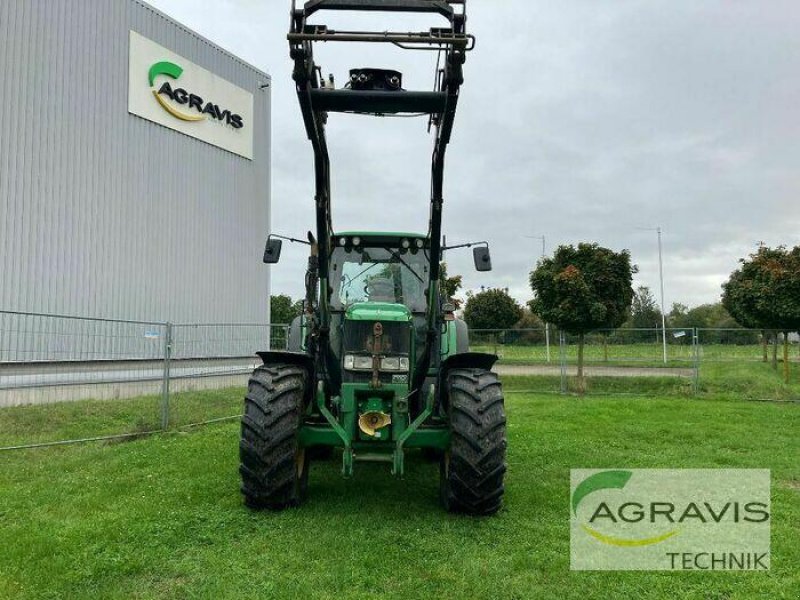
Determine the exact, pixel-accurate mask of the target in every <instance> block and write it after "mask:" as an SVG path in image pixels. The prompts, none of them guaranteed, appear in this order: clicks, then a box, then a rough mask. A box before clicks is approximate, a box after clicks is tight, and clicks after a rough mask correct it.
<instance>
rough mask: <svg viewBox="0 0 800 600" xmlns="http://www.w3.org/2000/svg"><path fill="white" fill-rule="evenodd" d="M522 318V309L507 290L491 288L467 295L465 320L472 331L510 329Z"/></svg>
mask: <svg viewBox="0 0 800 600" xmlns="http://www.w3.org/2000/svg"><path fill="white" fill-rule="evenodd" d="M521 318H522V307H521V306H520V305H519V303H518V302H517V301H516V300H514V298H512V297H511V296H509V295H508V292H507V291H506V290H501V289H494V288H490V289H488V290H485V291H482V292H479V293H477V294H468V295H467V305H466V307H465V308H464V320H465V321H466V322H467V325H469V327H470V329H510V328H511V327H513V326H514V324H516V323H517V321H519V320H520V319H521Z"/></svg>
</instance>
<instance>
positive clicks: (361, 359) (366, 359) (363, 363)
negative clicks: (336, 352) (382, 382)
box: [344, 354, 372, 371]
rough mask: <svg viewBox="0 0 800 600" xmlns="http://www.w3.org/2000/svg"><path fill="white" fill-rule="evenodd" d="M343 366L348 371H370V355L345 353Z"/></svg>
mask: <svg viewBox="0 0 800 600" xmlns="http://www.w3.org/2000/svg"><path fill="white" fill-rule="evenodd" d="M344 368H345V369H347V370H349V371H370V370H372V357H371V356H356V355H355V354H345V355H344Z"/></svg>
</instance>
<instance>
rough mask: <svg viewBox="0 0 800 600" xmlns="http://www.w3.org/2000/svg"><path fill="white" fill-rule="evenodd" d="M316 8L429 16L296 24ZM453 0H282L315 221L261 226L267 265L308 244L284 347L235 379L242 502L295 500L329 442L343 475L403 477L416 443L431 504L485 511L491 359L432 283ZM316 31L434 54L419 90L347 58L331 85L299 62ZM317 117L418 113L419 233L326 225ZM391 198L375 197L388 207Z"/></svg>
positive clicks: (456, 16) (501, 464) (450, 92)
mask: <svg viewBox="0 0 800 600" xmlns="http://www.w3.org/2000/svg"><path fill="white" fill-rule="evenodd" d="M322 11H381V12H391V13H395V12H405V13H425V14H428V15H430V16H431V18H434V17H435V18H437V19H442V20H441V23H440V25H442V26H439V27H434V28H431V29H430V30H428V31H423V32H420V33H394V32H391V31H380V32H368V31H337V30H333V29H329V28H328V27H326V26H325V25H315V24H310V23H309V20H310V19H311V18H312V17H313V16H315V15H317V13H320V12H322ZM465 25H466V0H310V1H308V2H305V3H304V4H303V5H302V6H298V5H297V3H296V0H295V1H294V2H293V3H292V9H291V28H290V33H289V35H288V40H289V46H290V56H291V58H292V60H293V61H294V71H293V79H294V82H295V85H296V89H297V97H298V99H299V101H300V109H301V113H302V116H303V121H304V123H305V128H306V133H307V135H308V138H309V140H310V141H311V146H312V148H313V150H314V166H315V183H316V196H315V203H316V232H315V233H311V232H309V234H308V239H307V241H306V240H296V239H293V238H285V237H282V236H275V235H272V236H270V237H269V238H268V239H267V245H266V249H265V252H264V262H265V263H268V264H274V263H277V262H278V259H279V256H280V251H281V246H282V240H291V241H293V242H298V241H302V242H303V243H306V244H308V246H309V251H310V256H309V260H308V268H307V272H306V279H305V287H306V297H305V299H304V312H303V316H302V317H301V318H299V319H297V320H296V321H295V322H294V323H292V325H291V329H290V331H289V341H288V350H287V351H276V350H270V351H264V352H259V353H258V355H259V356H260V357H261V359H262V360H263V365H262V366H260V367H258V368H257V369H256V370H255V371H254V373H253V375H252V378H251V379H250V382H249V387H248V391H247V396H246V398H245V407H244V416H243V417H242V431H241V443H240V458H241V465H240V472H241V477H242V492H243V494H244V498H245V503H246V504H247V506H250V507H252V508H256V509H260V508H269V509H282V508H285V507H289V506H295V505H298V504H299V503H301V502H302V501H303V499H304V498H305V495H306V491H307V484H308V473H309V465H310V461H312V460H313V459H315V458H318V457H322V456H326V455H327V456H330V455H331V454H335V455H336V456H338V454H339V453H340V454H341V469H342V474H343V475H344V476H345V477H347V476H350V475H352V474H353V471H354V469H356V468H357V463H359V462H362V461H369V462H383V463H387V465H388V466H389V467H390V468H391V472H392V473H393V474H394V475H397V476H402V475H403V471H404V469H405V466H406V460H405V459H406V456H407V455H408V454H409V453H411V452H414V451H417V452H419V451H420V449H421V451H422V453H424V454H425V455H426V456H428V457H435V458H436V459H438V460H439V463H440V494H441V500H442V503H443V504H444V506H445V508H446V509H447V510H450V511H454V512H463V513H467V514H472V515H489V514H493V513H495V512H496V511H497V510H498V509H499V508H500V506H501V502H502V495H503V476H504V473H505V470H506V464H505V456H506V431H505V425H506V417H505V412H504V407H503V392H502V388H501V385H500V381H499V380H498V377H497V375H496V374H495V373H493V372H492V371H491V368H492V365H493V364H494V363H495V361H496V360H497V357H496V356H494V355H489V354H481V353H476V352H470V351H469V343H468V339H467V338H468V333H467V328H466V325H465V324H464V323H463V322H462V321H460V320H458V319H456V318H455V315H454V307H453V306H452V305H451V304H450V303H449V302H447V299H446V298H444V297H443V296H442V293H441V290H440V284H439V279H440V261H441V260H442V257H443V252H444V250H446V249H448V248H445V247H444V244H443V237H442V206H443V203H444V201H443V196H442V185H443V172H444V160H445V151H446V149H447V146H448V143H449V141H450V134H451V132H452V129H453V120H454V118H455V113H456V106H457V104H458V96H459V90H460V88H461V85H462V83H463V80H464V79H463V65H464V61H465V58H466V55H467V52H468V51H469V50H471V49H472V48H473V47H474V42H475V40H474V37H473V36H471V35H469V34H467V32H466V29H465ZM319 42H331V43H334V42H366V43H383V44H394V45H395V46H398V47H400V48H404V49H429V50H434V51H438V52H439V54H440V62H439V66H438V67H437V73H436V84H435V86H434V89H433V91H411V90H406V89H404V87H403V76H402V74H401V73H399V72H398V71H394V70H387V69H375V68H357V69H353V70H351V71H350V73H349V78H348V80H347V82H346V83H345V85H344V86H342V87H340V88H336V87H335V86H334V83H333V77H332V76H331V77H330V78H328V79H324V78H323V77H322V75H321V69H320V68H319V67H318V66H317V65H316V64H315V62H314V54H313V48H314V45H315V44H317V43H319ZM330 113H355V114H362V115H387V116H388V115H411V114H424V115H428V116H429V119H430V128H429V129H430V130H431V131H433V132H435V144H434V149H433V160H432V183H431V202H430V218H429V226H428V231H427V233H426V234H415V233H395V232H393V233H386V232H367V231H340V232H335V230H334V228H333V225H332V219H331V196H330V170H329V169H330V163H329V159H328V149H327V144H326V138H325V124H326V121H327V119H328V116H329V114H330ZM390 208H391V207H387V210H386V212H387V214H388V213H389V212H390ZM455 247H472V249H473V256H474V259H475V266H476V268H477V269H478V270H479V271H488V270H490V269H491V259H490V256H489V250H488V245H487V244H486V242H474V243H470V244H462V245H460V246H453V247H452V248H455Z"/></svg>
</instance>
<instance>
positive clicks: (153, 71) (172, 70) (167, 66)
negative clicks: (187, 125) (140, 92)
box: [147, 61, 206, 121]
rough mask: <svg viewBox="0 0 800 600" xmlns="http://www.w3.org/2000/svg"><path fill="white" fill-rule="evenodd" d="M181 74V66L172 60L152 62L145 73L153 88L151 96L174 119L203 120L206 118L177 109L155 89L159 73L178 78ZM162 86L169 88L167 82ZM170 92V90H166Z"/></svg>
mask: <svg viewBox="0 0 800 600" xmlns="http://www.w3.org/2000/svg"><path fill="white" fill-rule="evenodd" d="M182 74H183V68H182V67H180V66H179V65H176V64H175V63H173V62H169V61H161V62H157V63H154V64H153V65H152V66H151V67H150V70H149V71H148V73H147V78H148V80H149V81H150V87H152V88H153V90H152V91H153V97H154V98H155V99H156V101H157V102H158V103H159V104H160V105H161V108H163V109H164V110H165V111H167V112H168V113H169V114H171V115H172V116H173V117H175V118H176V119H180V120H181V121H205V120H206V118H205V117H203V116H200V115H188V114H186V113H184V112H181V111H179V110H177V109H176V108H175V107H174V106H172V105H171V104H169V103H168V102H167V101H166V100H164V98H162V97H161V90H156V89H155V82H156V77H158V76H159V75H166V76H167V77H171V78H172V79H178V77H180V76H181V75H182ZM164 87H167V88H169V84H164ZM168 94H171V90H170V91H169V92H168Z"/></svg>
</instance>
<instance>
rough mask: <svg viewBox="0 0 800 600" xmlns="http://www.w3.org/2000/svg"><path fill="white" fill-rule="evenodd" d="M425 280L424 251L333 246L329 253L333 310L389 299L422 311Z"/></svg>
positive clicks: (413, 309)
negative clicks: (330, 254) (331, 251)
mask: <svg viewBox="0 0 800 600" xmlns="http://www.w3.org/2000/svg"><path fill="white" fill-rule="evenodd" d="M427 282H428V258H427V256H426V253H425V251H424V250H416V249H413V250H397V249H395V248H388V247H384V248H342V247H337V248H335V249H334V250H333V254H332V256H331V285H332V286H333V297H332V299H331V308H333V309H334V310H346V309H347V308H348V307H350V306H352V305H353V304H356V303H358V302H392V303H396V304H404V305H405V306H407V307H408V309H409V310H410V311H411V312H425V289H426V286H427Z"/></svg>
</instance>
